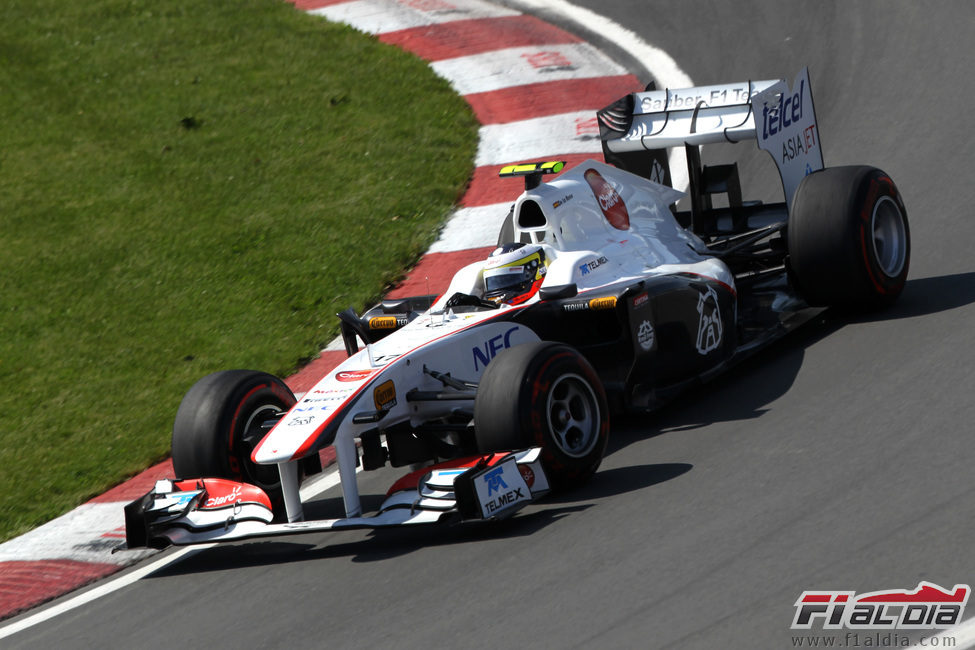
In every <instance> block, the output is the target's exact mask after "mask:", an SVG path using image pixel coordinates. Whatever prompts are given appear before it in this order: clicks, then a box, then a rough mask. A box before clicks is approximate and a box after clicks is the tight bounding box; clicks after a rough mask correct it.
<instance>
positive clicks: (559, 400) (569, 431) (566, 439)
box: [548, 375, 601, 458]
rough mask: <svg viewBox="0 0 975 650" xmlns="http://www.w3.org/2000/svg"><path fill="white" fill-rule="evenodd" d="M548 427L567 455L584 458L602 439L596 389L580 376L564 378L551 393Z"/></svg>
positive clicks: (549, 397) (566, 376)
mask: <svg viewBox="0 0 975 650" xmlns="http://www.w3.org/2000/svg"><path fill="white" fill-rule="evenodd" d="M548 425H549V430H550V431H551V433H552V438H553V439H554V440H555V444H556V445H558V447H559V449H560V450H561V451H562V453H564V454H565V455H567V456H571V457H572V458H581V457H583V456H585V455H586V454H588V453H589V452H590V451H592V449H593V447H595V446H596V443H597V442H598V440H599V428H600V425H601V422H600V417H599V402H598V401H597V399H596V393H595V392H594V391H593V389H592V386H590V385H589V382H587V381H586V380H585V379H583V378H582V377H580V376H579V375H562V376H561V377H559V378H558V379H557V380H555V383H554V384H553V385H552V390H551V391H549V394H548Z"/></svg>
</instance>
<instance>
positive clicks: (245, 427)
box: [173, 370, 296, 510]
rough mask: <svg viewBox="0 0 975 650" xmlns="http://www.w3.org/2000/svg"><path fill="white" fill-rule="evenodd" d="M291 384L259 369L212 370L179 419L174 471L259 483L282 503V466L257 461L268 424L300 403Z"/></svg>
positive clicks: (187, 399) (185, 400)
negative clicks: (254, 454)
mask: <svg viewBox="0 0 975 650" xmlns="http://www.w3.org/2000/svg"><path fill="white" fill-rule="evenodd" d="M295 401H296V400H295V396H294V394H292V392H291V389H289V388H288V386H287V385H286V384H285V383H284V382H283V381H281V380H280V379H278V378H277V377H275V376H273V375H269V374H267V373H265V372H258V371H255V370H225V371H221V372H216V373H213V374H212V375H207V376H206V377H204V378H203V379H201V380H200V381H198V382H197V383H196V384H194V385H193V387H192V388H190V390H189V392H187V393H186V396H185V397H183V401H182V403H181V404H180V405H179V410H178V411H177V412H176V421H175V422H174V424H173V470H174V471H175V473H176V475H177V476H178V477H179V478H202V477H207V478H210V477H213V478H227V479H232V480H234V481H239V482H242V483H250V484H251V485H256V486H258V487H259V488H261V489H262V490H264V492H266V493H267V495H268V496H269V497H271V501H272V503H273V504H274V505H275V510H277V509H278V508H277V506H278V504H279V503H283V502H282V496H281V482H280V476H279V474H278V468H277V466H274V465H258V464H256V463H254V462H253V461H252V460H251V452H252V451H253V450H254V447H255V446H256V445H257V444H258V443H259V442H260V441H261V439H262V438H263V437H264V436H265V435H266V434H267V432H268V431H269V428H268V427H267V426H265V424H266V423H268V422H273V421H275V420H276V419H278V418H280V416H281V415H282V414H283V413H285V412H286V411H287V410H288V409H290V408H291V407H292V406H293V405H294V404H295Z"/></svg>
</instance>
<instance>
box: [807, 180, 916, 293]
mask: <svg viewBox="0 0 975 650" xmlns="http://www.w3.org/2000/svg"><path fill="white" fill-rule="evenodd" d="M884 197H889V198H890V199H891V200H893V201H894V203H895V204H896V206H897V209H898V210H899V211H900V214H901V217H902V223H903V227H904V236H905V242H904V243H905V247H906V250H905V257H904V263H903V265H902V267H901V269H900V272H899V273H898V274H897V275H896V276H889V275H887V274H886V273H884V271H883V270H882V268H881V266H880V263H879V261H878V260H877V257H876V252H875V250H874V247H873V232H872V223H871V220H872V217H873V212H874V208H875V206H876V205H877V204H878V202H879V201H881V200H883V199H884ZM788 249H789V268H790V272H791V277H792V278H793V281H794V282H795V283H796V285H797V288H798V290H799V293H800V294H801V295H802V296H803V298H804V299H805V300H806V301H807V302H808V303H809V304H811V305H816V306H839V307H844V308H852V309H872V308H876V307H882V306H886V305H889V304H890V303H892V302H893V301H894V300H896V299H897V297H898V296H899V295H900V293H901V291H902V290H903V288H904V285H905V283H906V280H907V274H908V270H909V267H910V228H909V224H908V219H907V210H906V208H905V207H904V202H903V200H902V198H901V196H900V193H899V192H898V190H897V186H896V185H895V184H894V182H893V180H891V178H890V176H888V175H887V174H885V173H884V172H883V171H881V170H879V169H876V168H874V167H868V166H851V167H831V168H827V169H824V170H821V171H818V172H814V173H813V174H810V175H809V176H806V177H805V178H804V179H803V181H802V182H801V183H800V184H799V188H798V189H797V190H796V194H795V198H794V200H793V205H792V209H791V211H790V217H789V232H788Z"/></svg>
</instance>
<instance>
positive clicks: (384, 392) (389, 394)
mask: <svg viewBox="0 0 975 650" xmlns="http://www.w3.org/2000/svg"><path fill="white" fill-rule="evenodd" d="M372 400H373V402H374V403H375V405H376V410H377V411H388V410H389V409H391V408H393V407H394V406H396V386H395V385H394V384H393V380H392V379H390V380H389V381H385V382H383V383H381V384H379V385H378V386H376V388H375V389H374V390H373V391H372Z"/></svg>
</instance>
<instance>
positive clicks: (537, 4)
mask: <svg viewBox="0 0 975 650" xmlns="http://www.w3.org/2000/svg"><path fill="white" fill-rule="evenodd" d="M510 3H511V4H512V5H515V6H518V7H521V8H525V9H528V10H529V12H530V13H543V12H548V13H554V14H557V15H558V16H561V17H562V18H563V19H565V20H567V21H569V22H574V23H576V24H578V25H581V26H584V27H585V28H587V29H589V30H592V31H595V32H598V33H600V34H602V35H603V36H604V37H606V38H608V39H609V40H611V41H612V42H614V43H615V44H616V45H617V47H619V48H620V49H622V50H623V51H625V52H627V53H628V54H630V55H631V56H632V57H634V58H635V59H636V60H637V61H640V62H641V63H642V65H643V66H644V67H646V68H647V69H648V70H651V71H652V73H653V75H654V77H655V78H656V80H657V82H658V84H659V85H660V86H666V87H670V88H679V87H689V86H693V85H694V84H693V82H692V81H691V79H690V78H689V77H688V76H687V75H686V74H685V73H684V72H683V71H682V70H681V69H680V67H678V65H677V63H676V62H675V61H674V60H673V59H672V58H671V57H670V56H669V55H668V54H667V53H666V52H664V51H663V50H661V49H659V48H656V47H653V46H652V45H650V44H648V43H646V42H645V41H643V39H641V38H640V37H639V36H638V35H637V34H636V33H634V32H633V31H631V30H628V29H626V28H624V27H623V26H621V25H619V24H618V23H616V22H613V21H612V20H610V19H608V18H606V17H605V16H601V15H599V14H596V13H594V12H592V11H590V10H588V9H584V8H582V7H577V6H575V5H572V4H570V3H568V2H565V0H513V1H511V2H510ZM406 4H409V2H407V3H406ZM461 4H462V5H463V6H459V5H453V4H452V3H451V2H449V0H417V1H416V2H415V3H414V6H413V7H404V5H403V4H401V3H399V2H395V1H394V0H360V1H358V2H351V3H343V4H340V5H333V6H330V7H325V8H322V9H318V10H314V11H311V12H310V13H314V14H319V15H323V16H325V17H327V18H328V19H330V20H333V21H336V22H345V23H349V24H352V25H353V26H354V27H355V28H357V29H359V30H361V31H365V32H369V33H373V34H378V33H382V32H389V31H394V30H399V29H407V28H410V27H420V26H424V25H432V24H438V23H445V22H450V21H454V20H467V19H471V18H487V17H501V16H511V15H517V13H518V12H517V11H512V10H511V9H508V8H505V7H500V6H498V5H494V4H491V3H489V2H482V1H481V0H466V1H465V2H463V3H461ZM582 117H583V116H581V115H572V114H570V115H569V116H560V119H559V120H555V121H554V122H553V121H552V120H551V119H549V120H548V121H547V122H546V121H545V118H543V120H542V121H537V120H526V121H524V122H516V123H514V124H513V125H507V126H508V128H509V129H511V128H514V129H518V128H522V129H524V130H530V129H531V128H532V127H538V128H548V129H550V130H552V129H554V130H555V131H557V132H558V133H559V134H564V133H567V132H568V133H570V134H571V135H570V138H569V139H570V140H571V141H573V142H574V143H575V145H574V149H573V150H572V151H568V150H560V151H553V152H551V153H553V154H564V153H589V152H590V151H591V152H593V153H598V152H599V151H601V146H600V145H599V142H598V138H596V139H595V140H594V144H590V142H591V141H590V140H589V138H586V137H585V136H586V135H589V134H588V133H587V132H586V127H587V124H586V123H585V122H584V120H588V119H590V118H591V117H592V116H591V115H590V114H589V113H587V114H586V116H585V118H584V120H580V118H582ZM566 120H568V122H566ZM559 122H561V123H559ZM519 125H520V127H519ZM485 129H487V131H485ZM567 129H568V131H567ZM510 135H511V134H510V133H509V136H510ZM526 135H527V136H531V134H530V133H526ZM493 136H494V133H493V129H491V128H490V127H484V128H482V131H481V137H482V142H483V139H484V138H490V139H492V140H493V139H494V138H493ZM532 139H534V138H532ZM489 147H490V148H489V149H486V150H484V151H483V152H482V149H481V148H479V150H478V160H479V162H478V164H479V165H485V164H504V163H506V162H510V161H512V160H516V159H522V158H538V157H544V155H545V154H538V153H536V152H535V151H531V152H526V153H525V155H518V154H519V153H520V152H521V148H520V147H514V148H507V147H501V146H500V145H491V144H490V143H489ZM576 149H578V151H576ZM485 160H489V161H490V162H481V161H485ZM671 174H672V177H673V184H674V187H677V188H681V187H686V185H687V172H686V164H685V162H684V156H683V151H677V152H676V155H673V154H672V155H671ZM337 484H338V473H337V472H332V473H329V474H326V475H324V476H323V477H322V478H321V479H319V480H318V481H316V482H314V483H312V484H311V485H309V486H306V487H305V488H303V491H302V497H303V499H307V498H310V497H311V496H314V495H317V494H320V493H321V492H324V491H325V490H327V489H329V488H331V487H333V486H335V485H337ZM210 546H212V544H207V545H204V546H193V547H184V548H181V549H179V550H177V551H176V552H174V553H170V554H167V555H165V556H164V557H161V558H159V559H158V560H156V561H154V562H152V563H150V564H147V565H146V566H144V567H142V568H139V569H136V570H134V571H131V572H129V573H126V574H124V575H122V576H118V577H117V578H114V579H110V580H109V581H108V582H105V583H103V584H101V585H99V586H97V587H95V588H93V589H90V590H88V591H86V592H84V593H82V594H79V595H77V596H75V597H73V598H68V599H67V600H65V601H63V602H61V603H58V604H56V605H53V606H51V607H48V608H47V609H44V610H42V611H40V612H38V613H36V614H33V615H30V616H27V617H25V618H23V619H21V620H18V621H15V622H13V623H9V624H7V625H5V626H3V627H0V639H3V638H6V637H8V636H10V635H12V634H16V633H17V632H20V631H22V630H24V629H27V628H29V627H31V626H33V625H37V624H39V623H43V622H45V621H47V620H50V619H51V618H54V617H55V616H58V615H59V614H62V613H64V612H67V611H70V610H73V609H76V608H78V607H81V606H82V605H85V604H86V603H89V602H92V601H94V600H96V599H98V598H100V597H102V596H104V595H107V594H109V593H112V592H114V591H117V590H119V589H121V588H123V587H125V586H128V585H130V584H132V583H134V582H136V581H138V580H139V579H141V578H143V577H144V576H146V575H149V574H151V573H152V572H154V571H158V570H159V569H161V568H163V567H164V566H167V565H168V564H171V563H173V562H176V561H178V560H180V559H182V558H184V557H186V556H188V555H191V554H193V553H196V552H199V551H200V550H203V549H206V548H209V547H210ZM956 630H957V632H958V635H959V636H961V635H968V636H964V637H963V638H965V639H970V641H966V643H967V645H964V646H959V647H964V648H970V647H973V645H975V625H973V624H972V621H969V622H968V623H966V624H963V625H961V626H959V627H958V628H956ZM948 632H952V631H951V630H949V631H948ZM939 636H942V635H939ZM944 636H949V634H948V633H945V635H944Z"/></svg>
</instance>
